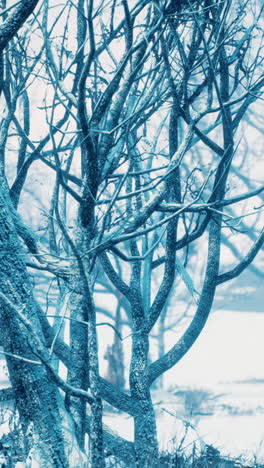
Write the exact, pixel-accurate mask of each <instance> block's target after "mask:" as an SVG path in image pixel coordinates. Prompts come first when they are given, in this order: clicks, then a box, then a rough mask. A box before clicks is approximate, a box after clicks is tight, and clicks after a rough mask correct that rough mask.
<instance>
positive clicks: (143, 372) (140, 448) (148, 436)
mask: <svg viewBox="0 0 264 468" xmlns="http://www.w3.org/2000/svg"><path fill="white" fill-rule="evenodd" d="M148 348H149V344H148V336H147V335H146V334H143V333H135V334H134V335H133V345H132V359H131V367H130V388H131V396H132V397H133V398H134V399H135V400H136V402H137V405H138V408H139V411H138V413H137V414H136V415H135V416H134V441H135V453H136V466H138V467H148V466H151V460H152V459H153V457H155V456H157V454H158V442H157V430H156V419H155V414H154V409H153V405H152V401H151V396H150V391H149V385H148V378H147V364H148V363H147V359H148Z"/></svg>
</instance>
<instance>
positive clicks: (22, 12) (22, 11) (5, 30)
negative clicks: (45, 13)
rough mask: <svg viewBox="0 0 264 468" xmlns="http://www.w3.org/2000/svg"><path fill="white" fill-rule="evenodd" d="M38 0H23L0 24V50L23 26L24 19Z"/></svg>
mask: <svg viewBox="0 0 264 468" xmlns="http://www.w3.org/2000/svg"><path fill="white" fill-rule="evenodd" d="M37 4H38V0H23V1H22V2H20V4H19V5H18V6H17V7H16V8H15V9H14V10H12V13H10V14H9V15H8V17H7V19H6V20H5V22H4V23H3V24H1V26H0V52H1V51H2V50H3V49H4V48H5V47H6V46H7V44H8V42H9V41H10V40H11V39H12V38H13V37H14V36H15V34H16V33H17V31H18V30H19V29H20V28H21V26H23V24H24V22H25V21H26V19H27V18H28V17H29V16H30V15H31V13H32V12H33V11H34V9H35V7H36V5H37Z"/></svg>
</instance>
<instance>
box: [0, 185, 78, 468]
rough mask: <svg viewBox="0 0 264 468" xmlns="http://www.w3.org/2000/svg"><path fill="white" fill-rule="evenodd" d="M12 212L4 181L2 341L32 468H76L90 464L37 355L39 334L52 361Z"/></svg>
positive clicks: (0, 206)
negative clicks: (43, 335) (36, 348)
mask: <svg viewBox="0 0 264 468" xmlns="http://www.w3.org/2000/svg"><path fill="white" fill-rule="evenodd" d="M11 212H12V210H11V202H10V199H9V196H8V194H7V189H6V183H5V180H4V178H2V177H1V178H0V252H1V262H0V293H1V295H0V314H1V320H0V327H1V328H0V338H1V341H2V345H3V347H4V351H5V352H6V353H9V355H8V356H7V365H8V371H9V377H10V381H11V384H12V386H13V390H14V394H15V400H16V405H17V408H18V411H19V414H20V419H21V422H22V427H23V431H24V434H25V439H26V441H27V444H28V447H27V452H28V453H29V456H28V466H36V465H37V466H39V467H45V468H54V467H61V468H67V467H68V466H75V465H72V463H74V462H73V459H75V460H76V461H77V459H78V460H80V457H81V459H83V460H85V457H84V456H82V454H81V453H80V451H79V450H78V445H77V443H76V439H75V437H74V431H73V430H72V427H71V422H70V420H69V418H68V417H67V414H66V411H65V408H64V405H63V401H62V397H61V395H60V393H59V391H58V388H57V386H56V385H55V384H54V383H53V382H52V381H51V379H50V375H49V374H48V373H47V370H46V368H45V367H44V366H43V364H41V363H40V361H39V358H38V356H37V355H36V353H34V351H35V338H34V335H35V336H37V337H38V339H39V340H40V342H41V341H42V342H43V349H44V351H45V357H47V359H48V350H45V345H44V339H42V332H41V327H40V324H39V320H38V317H37V313H36V309H35V303H34V299H33V296H32V291H31V284H30V280H29V276H28V274H27V270H26V266H25V262H24V259H23V249H22V247H21V245H20V243H19V240H18V236H17V233H16V230H15V227H14V222H13V218H12V216H13V215H11V214H10V213H11ZM23 317H24V318H25V320H23ZM27 322H28V323H29V324H30V326H31V327H32V329H33V330H34V333H30V332H29V330H28V329H27V326H26V323H27ZM13 355H16V356H19V357H21V358H22V359H19V358H17V357H13ZM23 359H24V360H23ZM31 361H33V362H31ZM69 440H71V446H70V445H69ZM72 448H73V450H72ZM70 452H71V453H70ZM78 462H79V461H78ZM80 466H84V464H82V465H80Z"/></svg>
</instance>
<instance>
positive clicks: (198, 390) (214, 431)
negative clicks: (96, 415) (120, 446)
mask: <svg viewBox="0 0 264 468" xmlns="http://www.w3.org/2000/svg"><path fill="white" fill-rule="evenodd" d="M263 335H264V314H260V313H252V312H230V311H217V312H214V313H213V314H212V315H211V317H210V318H209V321H208V323H207V325H206V327H205V330H204V331H203V332H202V335H201V336H200V337H199V339H198V340H197V342H196V343H195V345H194V346H193V348H192V349H191V350H190V351H189V353H188V354H187V355H186V356H185V357H184V358H183V359H182V361H181V362H180V363H179V364H178V365H177V366H176V367H175V369H172V370H170V371H169V372H167V374H166V376H165V379H164V384H165V388H168V389H169V391H162V392H161V391H158V390H154V391H153V402H154V404H155V408H156V411H157V415H158V420H157V421H158V422H157V425H158V436H159V440H160V446H161V448H162V449H170V448H172V447H175V446H176V447H179V446H180V448H182V449H184V448H187V449H191V443H192V442H196V445H197V447H198V446H199V444H202V445H203V443H206V444H212V445H214V446H215V447H216V448H218V449H219V450H220V452H221V453H222V454H223V455H228V456H231V457H240V456H241V455H242V456H243V460H244V461H250V460H254V456H256V457H257V461H259V462H264V364H263V356H264V339H263ZM168 339H169V340H171V342H167V346H168V347H170V345H172V344H173V342H174V341H173V340H175V336H174V335H173V334H171V335H169V334H168ZM182 390H188V392H189V393H188V400H187V401H185V397H184V394H183V393H182ZM207 397H208V398H207ZM192 401H193V406H194V407H193V414H192V410H191V409H190V405H191V404H192ZM186 405H187V407H186ZM199 413H201V414H199ZM183 421H185V422H186V421H189V422H190V423H191V424H192V425H193V426H195V428H196V430H194V429H192V427H189V429H188V431H186V425H185V424H184V422H183ZM104 422H105V424H107V425H109V426H110V427H111V428H112V429H113V430H115V431H116V432H117V433H119V434H120V435H122V436H123V437H125V438H126V439H129V440H133V421H132V419H131V418H128V417H125V416H124V417H122V416H120V415H113V414H109V413H108V414H106V416H105V419H104Z"/></svg>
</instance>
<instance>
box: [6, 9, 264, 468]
mask: <svg viewBox="0 0 264 468" xmlns="http://www.w3.org/2000/svg"><path fill="white" fill-rule="evenodd" d="M36 4H37V2H21V3H18V5H17V6H16V8H17V10H14V11H13V12H12V8H11V7H10V8H9V6H8V5H5V4H4V5H3V8H4V10H3V12H2V17H3V18H5V19H4V22H3V24H2V25H1V26H0V47H1V50H4V49H5V50H4V52H3V58H2V62H1V63H2V65H1V70H2V77H3V79H2V83H3V84H2V105H3V108H4V109H5V116H4V118H3V119H2V122H1V135H0V138H1V150H0V151H1V154H0V156H1V188H0V196H1V204H0V206H1V210H0V223H1V225H0V227H1V229H0V242H1V248H2V249H1V267H0V273H1V293H0V299H1V314H2V320H1V323H2V324H4V326H2V327H1V341H2V344H3V353H4V354H5V356H6V360H7V364H8V370H9V375H10V382H11V385H12V388H13V394H14V397H15V400H16V403H17V407H18V411H19V416H20V418H21V421H22V425H23V431H24V434H25V439H26V442H27V446H26V452H28V453H29V455H30V456H31V459H32V463H33V462H37V463H39V466H47V467H48V466H58V467H59V466H61V467H67V466H86V465H85V464H86V463H87V457H86V455H87V456H88V457H89V458H90V461H91V466H93V467H97V468H99V467H102V466H105V458H106V456H108V455H111V454H113V455H115V456H117V457H118V458H119V459H121V460H123V461H124V462H125V463H126V464H128V465H129V466H131V465H133V464H135V465H136V466H140V467H143V466H149V463H150V460H153V457H155V456H157V455H158V441H157V434H156V418H155V413H154V409H153V405H152V400H151V393H150V388H151V385H152V384H153V382H155V381H156V379H158V377H160V376H162V375H163V374H164V373H165V372H166V371H167V370H168V369H171V368H172V367H173V366H174V365H175V364H177V362H178V361H179V360H180V359H181V358H182V357H183V356H184V355H185V354H186V353H187V352H188V351H189V349H190V348H191V346H192V345H193V343H194V342H195V340H196V339H197V337H198V336H199V335H200V333H201V332H202V330H203V328H204V326H205V324H206V321H207V318H208V315H209V313H210V311H211V308H212V304H213V300H214V296H215V291H216V288H217V286H218V285H220V284H222V283H224V282H226V281H229V280H231V279H233V278H234V277H236V276H238V275H239V274H240V273H241V272H242V271H243V270H245V268H246V267H247V266H248V265H250V264H251V263H252V262H253V260H254V259H255V257H256V255H257V253H258V252H259V250H260V249H261V247H262V245H263V241H264V232H263V226H262V224H263V222H262V221H261V219H260V213H261V210H262V207H261V206H260V205H261V203H259V201H260V198H259V197H260V195H261V193H263V190H264V187H263V185H261V181H260V183H259V184H258V183H256V182H252V183H250V185H249V184H248V183H247V181H248V180H251V176H252V175H253V173H254V168H252V170H251V173H250V174H247V179H246V182H245V181H244V180H243V179H241V181H240V183H239V184H237V186H234V185H232V175H233V173H234V171H237V172H238V174H239V175H243V168H244V167H246V168H247V167H248V166H247V165H249V163H251V164H253V165H254V160H253V158H251V155H250V154H247V155H246V156H245V157H243V158H242V161H241V158H240V153H239V152H240V148H241V147H242V146H243V142H242V143H241V133H240V128H241V125H242V123H243V122H245V121H246V118H247V117H246V115H247V112H248V109H249V108H250V109H251V110H250V112H251V114H250V119H251V120H252V121H253V126H254V125H257V123H254V106H255V105H257V100H258V99H259V98H260V97H261V96H262V88H263V84H264V78H263V74H262V70H263V68H262V66H263V59H262V56H263V54H262V42H261V29H260V28H259V22H260V19H261V14H262V10H261V7H260V6H259V5H258V2H253V4H252V2H248V1H246V0H244V1H239V0H238V1H235V2H231V1H230V0H225V1H218V0H214V1H210V2H209V1H208V0H204V1H202V2H198V1H192V2H189V1H183V2H173V1H169V2H168V1H158V0H157V1H152V2H150V1H149V0H139V1H133V2H127V0H122V1H114V0H113V1H109V2H104V1H99V0H98V1H92V0H89V2H85V1H84V0H79V1H78V2H77V4H75V3H74V2H71V1H65V2H62V4H59V5H57V4H56V3H54V2H52V1H50V2H49V1H46V2H44V3H43V4H42V5H41V6H40V8H39V9H38V10H35V14H34V15H32V16H29V15H30V14H31V13H32V11H33V9H34V7H35V6H36ZM18 12H19V14H18ZM27 18H28V19H27ZM9 25H11V26H9ZM22 25H24V26H23V27H22V29H21V30H20V32H19V33H18V35H16V33H17V31H18V30H19V28H20V27H21V26H22ZM29 32H30V33H29ZM15 35H16V37H15ZM255 150H256V147H255ZM248 153H249V152H248ZM15 158H16V160H15ZM51 187H52V188H51ZM32 193H33V194H34V195H33V197H32ZM36 196H37V198H38V199H39V200H40V203H39V206H40V207H41V216H40V211H39V210H38V209H37V208H36V207H35V206H36V204H38V203H37V202H36V200H37V198H36ZM253 197H255V200H256V199H257V202H256V205H259V207H258V208H256V209H255V208H254V207H253V208H252V209H251V208H250V207H249V205H247V203H248V201H250V200H251V199H253ZM33 200H35V201H34V207H33ZM30 203H31V207H30V210H29V208H28V207H29V206H30ZM241 206H242V207H243V208H242V209H244V210H246V212H244V213H243V220H242V211H241ZM29 211H31V213H29ZM249 218H251V219H253V220H254V223H255V225H254V231H253V230H252V229H253V228H252V225H251V227H250V230H249V231H250V236H249V239H250V240H251V241H252V235H253V236H254V237H253V238H254V241H253V245H251V246H249V247H248V249H247V252H244V251H241V252H240V253H239V255H240V257H241V258H240V260H239V262H238V263H237V264H236V265H235V266H234V268H232V269H231V270H229V271H222V270H221V262H220V254H221V246H222V240H223V239H224V241H225V237H223V236H222V232H223V231H224V232H225V231H229V230H230V231H232V232H234V231H235V232H236V234H237V236H240V237H239V239H240V238H241V237H243V235H245V234H244V232H243V231H245V229H243V230H242V232H241V229H240V225H239V223H242V221H243V223H245V226H248V224H247V223H248V219H249ZM39 233H41V235H40V234H39ZM19 238H20V240H19ZM199 262H200V263H199ZM200 264H201V268H202V269H203V271H204V275H203V278H202V280H201V279H200V277H197V273H196V272H197V271H200V266H199V265H200ZM198 266H199V270H198ZM40 272H46V275H49V276H48V277H49V278H53V279H54V281H53V283H54V285H55V286H54V291H55V292H54V294H55V297H57V307H56V308H55V309H56V310H54V308H53V309H52V310H48V314H46V313H45V311H44V310H43V307H42V306H43V304H42V300H41V297H39V296H38V295H37V294H35V293H34V286H33V284H32V277H34V278H35V282H38V281H39V278H41V277H40V276H39V273H40ZM46 278H47V276H46ZM106 278H107V280H106ZM177 278H178V279H179V280H181V281H182V282H183V283H184V284H185V287H186V291H188V294H189V296H190V297H191V298H192V300H193V301H194V303H195V304H197V306H196V311H195V313H194V315H193V317H192V319H191V320H190V321H189V324H188V326H187V328H186V330H185V331H184V333H183V335H182V336H181V338H180V339H179V340H178V341H177V342H176V343H175V344H174V345H173V346H172V348H171V349H169V350H168V351H166V350H165V349H164V348H163V349H161V355H160V356H159V358H158V359H157V360H154V362H152V363H150V362H149V346H150V342H151V333H152V332H153V328H154V327H155V325H156V324H158V322H159V320H161V327H162V326H163V329H164V317H165V315H166V310H167V304H168V300H169V299H170V300H171V302H172V301H174V302H175V309H176V308H177V306H176V301H177V287H175V284H176V283H175V281H176V279H177ZM102 282H103V284H104V286H105V287H106V289H107V290H108V292H109V295H110V294H111V291H114V293H113V296H115V297H116V298H118V302H119V304H118V307H117V311H118V314H119V318H118V324H119V323H120V322H119V320H120V314H121V311H122V314H127V318H126V320H127V325H128V326H129V327H130V334H131V340H132V351H131V362H130V368H129V394H128V393H127V392H126V391H123V390H122V389H120V388H118V387H117V386H116V385H115V384H114V383H113V381H112V382H110V381H107V379H104V378H102V377H101V375H100V372H99V357H98V356H99V355H98V336H97V335H98V328H99V325H100V323H98V320H97V316H98V313H99V312H100V311H101V310H102V308H103V307H104V305H102V304H101V303H100V298H99V297H98V295H97V294H96V288H97V287H98V285H100V284H102ZM110 284H111V285H110ZM172 298H173V300H172ZM50 309H51V307H50ZM176 313H177V311H176ZM49 315H56V316H57V317H56V319H55V320H54V321H53V319H52V318H51V317H48V316H49ZM66 321H67V323H69V327H68V333H65V334H64V333H63V328H64V326H65V323H66ZM162 323H163V325H162ZM118 324H117V325H118ZM109 326H111V327H112V328H113V326H114V325H113V323H112V322H111V319H109ZM115 333H116V335H117V337H116V339H117V340H118V339H119V338H121V337H120V336H119V335H120V329H116V330H115ZM68 335H69V337H68ZM99 336H101V335H99ZM99 344H100V343H99ZM116 346H117V342H116ZM162 353H163V354H162ZM54 356H56V359H55V360H54ZM58 360H59V361H58ZM58 362H62V363H63V364H64V365H65V366H66V369H67V373H66V376H64V377H63V376H62V374H61V373H60V371H59V368H60V366H59V365H58ZM103 401H105V402H107V403H108V404H110V405H112V406H113V407H115V408H117V409H119V410H120V411H123V412H125V413H127V414H130V415H131V416H133V418H134V443H133V444H132V443H129V442H127V441H125V440H123V439H121V438H120V437H118V436H116V435H114V434H113V433H111V431H109V430H108V429H107V428H104V427H103V424H102V414H103ZM65 425H66V427H67V430H66V433H65V429H63V427H65ZM87 433H89V440H90V445H89V446H90V451H89V453H88V454H87V453H86V455H85V452H87V444H86V434H87ZM69 440H70V441H71V445H70V447H71V448H70V449H69ZM28 460H29V457H28ZM29 463H30V462H29Z"/></svg>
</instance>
